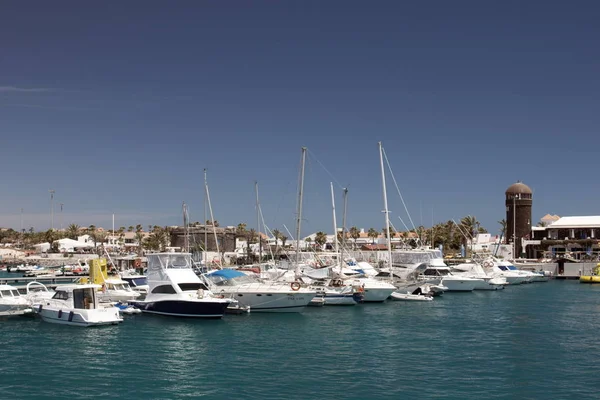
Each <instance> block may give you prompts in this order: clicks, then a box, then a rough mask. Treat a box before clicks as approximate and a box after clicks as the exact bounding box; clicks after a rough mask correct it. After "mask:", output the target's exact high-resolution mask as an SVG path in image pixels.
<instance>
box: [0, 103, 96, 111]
mask: <svg viewBox="0 0 600 400" xmlns="http://www.w3.org/2000/svg"><path fill="white" fill-rule="evenodd" d="M0 107H25V108H42V109H47V110H99V109H100V107H73V106H45V105H42V104H21V103H0Z"/></svg>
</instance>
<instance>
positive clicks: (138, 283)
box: [120, 271, 149, 295]
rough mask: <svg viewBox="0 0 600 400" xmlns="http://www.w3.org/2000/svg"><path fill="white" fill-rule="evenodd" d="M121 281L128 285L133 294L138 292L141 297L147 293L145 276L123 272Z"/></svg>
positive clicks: (147, 287)
mask: <svg viewBox="0 0 600 400" xmlns="http://www.w3.org/2000/svg"><path fill="white" fill-rule="evenodd" d="M120 275H121V279H123V280H124V281H125V282H127V283H129V286H130V287H131V289H133V290H134V291H135V292H139V293H140V294H142V295H145V294H146V293H148V289H149V286H148V278H146V276H145V275H140V274H138V273H136V272H131V271H124V272H121V274H120Z"/></svg>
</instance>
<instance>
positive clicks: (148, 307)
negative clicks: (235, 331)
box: [130, 300, 229, 319]
mask: <svg viewBox="0 0 600 400" xmlns="http://www.w3.org/2000/svg"><path fill="white" fill-rule="evenodd" d="M130 304H131V305H133V306H134V307H137V308H139V309H140V310H142V312H144V313H149V314H159V315H167V316H173V317H185V318H215V319H218V318H222V317H223V314H225V310H226V309H227V307H228V306H229V302H225V301H186V300H156V301H132V302H130Z"/></svg>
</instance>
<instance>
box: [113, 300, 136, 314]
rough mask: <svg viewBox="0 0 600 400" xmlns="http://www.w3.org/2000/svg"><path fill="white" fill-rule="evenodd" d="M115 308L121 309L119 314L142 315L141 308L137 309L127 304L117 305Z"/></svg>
mask: <svg viewBox="0 0 600 400" xmlns="http://www.w3.org/2000/svg"><path fill="white" fill-rule="evenodd" d="M115 307H117V308H118V309H119V312H120V313H121V314H126V315H131V314H141V313H142V310H140V309H139V308H135V307H134V306H132V305H129V304H126V303H121V302H119V303H116V304H115Z"/></svg>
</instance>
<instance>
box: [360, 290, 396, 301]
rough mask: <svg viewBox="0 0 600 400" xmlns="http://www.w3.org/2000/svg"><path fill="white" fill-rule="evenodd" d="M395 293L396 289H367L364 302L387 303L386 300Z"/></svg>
mask: <svg viewBox="0 0 600 400" xmlns="http://www.w3.org/2000/svg"><path fill="white" fill-rule="evenodd" d="M393 292H394V289H387V288H369V287H365V291H364V293H363V296H364V297H363V302H365V303H381V302H383V301H386V299H387V298H388V297H390V295H391V294H392V293H393Z"/></svg>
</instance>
